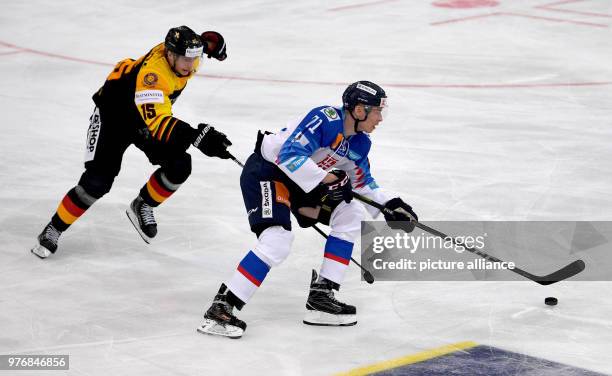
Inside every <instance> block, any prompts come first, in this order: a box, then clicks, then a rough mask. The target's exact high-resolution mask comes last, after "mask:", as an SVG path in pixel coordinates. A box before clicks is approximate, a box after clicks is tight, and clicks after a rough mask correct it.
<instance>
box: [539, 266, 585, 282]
mask: <svg viewBox="0 0 612 376" xmlns="http://www.w3.org/2000/svg"><path fill="white" fill-rule="evenodd" d="M585 267H586V265H585V264H584V261H582V260H576V261H574V262H572V263H571V264H568V265H566V266H565V267H563V268H562V269H559V270H557V271H556V272H554V273H551V274H549V275H545V276H542V277H537V279H535V281H536V282H537V283H539V284H540V285H543V286H547V285H552V284H553V283H557V282H559V281H563V280H565V279H568V278H571V277H573V276H575V275H576V274H578V273H580V272H581V271H583V270H584V268H585Z"/></svg>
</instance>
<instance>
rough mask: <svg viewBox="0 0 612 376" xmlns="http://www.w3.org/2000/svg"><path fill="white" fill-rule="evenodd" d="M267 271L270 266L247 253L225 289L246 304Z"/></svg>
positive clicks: (252, 254)
mask: <svg viewBox="0 0 612 376" xmlns="http://www.w3.org/2000/svg"><path fill="white" fill-rule="evenodd" d="M269 271H270V266H268V264H266V263H265V262H264V261H263V260H262V259H261V258H259V257H258V256H257V255H256V254H255V253H254V252H253V251H249V253H247V255H246V256H244V258H243V259H242V261H240V264H238V268H237V270H236V271H235V272H234V275H233V276H232V278H231V279H230V280H229V282H228V283H227V287H228V288H229V290H230V291H231V292H232V293H233V294H234V295H236V297H237V298H238V299H240V301H242V302H244V303H247V302H248V301H249V299H251V297H252V296H253V294H255V291H257V288H258V287H259V286H260V285H261V283H262V282H263V280H264V279H265V278H266V275H268V272H269ZM244 303H243V304H244ZM238 308H239V309H240V308H241V307H238Z"/></svg>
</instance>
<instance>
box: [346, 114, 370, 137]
mask: <svg viewBox="0 0 612 376" xmlns="http://www.w3.org/2000/svg"><path fill="white" fill-rule="evenodd" d="M354 110H355V109H354V108H353V110H351V111H349V115H351V117H352V118H353V120H355V133H359V132H361V131H360V130H357V127H358V126H359V123H360V122H362V121H366V120H368V115H369V113H368V112H367V111H366V116H365V118H363V119H361V120H359V119H357V118H356V117H355V116H353V111H354Z"/></svg>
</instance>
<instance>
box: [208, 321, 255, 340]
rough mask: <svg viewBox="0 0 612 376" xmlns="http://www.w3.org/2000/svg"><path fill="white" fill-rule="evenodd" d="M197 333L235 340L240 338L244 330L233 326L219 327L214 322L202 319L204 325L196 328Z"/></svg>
mask: <svg viewBox="0 0 612 376" xmlns="http://www.w3.org/2000/svg"><path fill="white" fill-rule="evenodd" d="M197 331H198V332H200V333H203V334H211V335H216V336H222V337H228V338H232V339H237V338H240V337H242V334H243V333H244V330H242V329H241V328H239V327H237V326H233V325H225V326H223V325H219V324H218V323H217V322H216V321H214V320H209V319H204V324H202V325H200V326H199V327H198V328H197Z"/></svg>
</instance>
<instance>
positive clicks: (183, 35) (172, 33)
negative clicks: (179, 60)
mask: <svg viewBox="0 0 612 376" xmlns="http://www.w3.org/2000/svg"><path fill="white" fill-rule="evenodd" d="M164 45H165V46H166V50H167V51H172V52H174V53H175V54H177V55H181V56H185V57H200V56H202V53H203V52H204V43H203V42H202V38H201V37H200V36H199V35H198V34H197V33H196V32H195V31H193V30H191V29H190V28H188V27H187V26H179V27H173V28H172V29H170V30H168V34H166V40H165V42H164Z"/></svg>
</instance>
